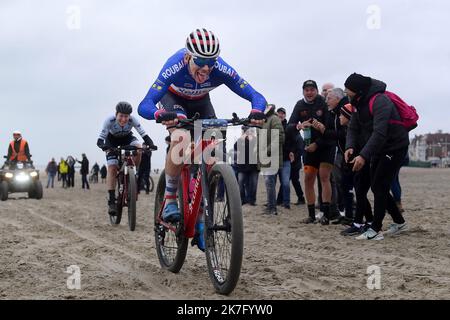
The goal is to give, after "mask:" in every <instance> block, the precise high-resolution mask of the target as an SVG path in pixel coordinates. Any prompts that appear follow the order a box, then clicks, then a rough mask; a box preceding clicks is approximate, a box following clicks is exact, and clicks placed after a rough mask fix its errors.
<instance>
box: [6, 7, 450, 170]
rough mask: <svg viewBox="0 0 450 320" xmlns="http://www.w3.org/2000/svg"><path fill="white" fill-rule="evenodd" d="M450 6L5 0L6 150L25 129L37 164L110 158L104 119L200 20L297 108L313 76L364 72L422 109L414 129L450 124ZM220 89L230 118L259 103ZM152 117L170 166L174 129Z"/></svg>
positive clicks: (236, 59)
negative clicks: (104, 146)
mask: <svg viewBox="0 0 450 320" xmlns="http://www.w3.org/2000/svg"><path fill="white" fill-rule="evenodd" d="M371 5H375V6H376V7H375V11H374V10H372V9H371V8H370V6H371ZM71 6H78V8H79V9H80V28H79V29H76V28H75V29H74V27H76V22H77V19H76V11H77V7H75V9H74V8H71ZM378 9H380V10H381V15H380V18H381V19H380V20H379V28H377V25H378V22H377V21H378V19H377V13H376V10H378ZM449 16H450V2H449V1H445V0H442V1H437V0H434V1H416V0H414V1H406V0H394V1H392V0H391V1H373V0H372V1H365V0H362V1H361V0H358V1H356V0H353V1H350V0H344V1H319V0H316V1H298V0H292V1H283V0H278V1H266V0H263V1H261V0H259V1H242V0H240V1H236V0H227V1H211V0H197V1H178V0H177V1H175V0H174V1H168V0H164V1H157V0H153V1H149V0H129V1H122V0H85V1H77V0H71V1H66V0H58V1H56V0H53V1H50V0H40V1H34V0H28V1H26V0H2V1H1V2H0V121H1V125H0V152H1V153H4V154H6V151H7V144H8V142H9V141H10V140H11V137H12V136H11V133H12V131H13V130H21V131H22V132H23V133H24V137H25V138H26V139H28V140H29V143H30V148H31V152H32V154H33V155H34V160H35V163H38V164H46V163H47V161H48V160H49V158H51V157H57V158H59V157H60V156H64V157H66V156H67V155H69V154H73V155H74V156H78V157H79V158H80V155H81V153H82V152H85V153H87V155H88V157H89V158H90V160H91V162H92V163H93V162H95V161H98V162H100V163H103V162H105V161H104V155H103V154H102V152H101V151H100V150H99V149H97V147H96V140H97V136H98V133H99V131H100V129H101V125H102V123H103V120H104V119H105V118H106V117H107V116H108V115H110V114H112V113H113V112H114V106H115V104H116V103H117V102H118V101H120V100H127V101H129V102H131V103H132V104H133V106H134V107H135V108H136V109H137V106H138V104H139V103H140V101H141V100H142V99H143V97H144V96H145V94H146V93H147V91H148V89H149V87H150V85H151V84H152V83H153V81H154V80H155V79H156V77H157V74H158V72H159V71H160V69H161V67H162V65H163V64H164V62H165V61H166V60H167V58H168V57H169V56H171V55H172V54H173V53H174V52H175V51H177V50H178V49H180V48H181V47H183V46H184V41H185V39H186V37H187V35H188V34H189V33H190V32H191V31H192V30H193V29H195V28H197V27H206V28H207V29H210V30H213V31H214V32H215V33H216V35H217V36H218V37H219V38H220V40H221V45H222V57H223V58H224V59H225V60H226V61H227V62H228V63H229V64H230V65H231V66H233V67H234V68H235V69H236V71H237V72H238V73H240V75H241V76H243V77H244V78H245V79H246V80H248V82H249V83H250V84H252V86H253V87H254V88H255V89H257V90H258V91H259V92H261V93H262V94H263V95H264V96H265V97H266V99H267V100H268V101H269V102H271V103H275V104H276V105H277V106H280V107H281V106H283V107H285V108H286V109H287V110H288V113H289V115H290V113H291V111H292V110H293V107H294V105H295V103H296V102H297V100H299V99H301V98H302V90H301V84H302V82H303V81H304V80H306V79H315V80H316V81H317V82H318V83H319V85H321V84H323V83H324V82H328V81H331V82H334V83H335V84H336V85H338V86H343V82H344V81H345V79H346V77H347V76H348V75H349V74H350V73H352V72H355V71H356V72H359V73H363V74H366V75H369V76H372V77H375V78H378V79H380V80H383V81H385V82H387V84H388V89H390V90H391V91H394V92H396V93H398V94H399V95H400V96H401V97H403V98H404V99H405V100H406V101H407V102H409V103H411V104H414V105H415V106H416V107H417V109H418V111H419V113H420V116H421V121H420V126H419V128H418V129H416V130H415V131H414V133H417V134H419V133H428V132H434V131H436V130H438V129H442V130H445V131H450V117H449V115H450V112H449V108H450V105H449V101H450V92H449V88H448V87H449V85H450V42H449V41H448V39H449V30H450V20H449ZM211 97H212V101H213V104H214V106H215V109H216V113H217V115H218V116H219V117H230V115H231V113H232V112H233V111H236V112H237V113H238V114H239V115H240V116H242V117H244V116H246V115H247V114H248V112H249V110H250V104H249V103H248V102H247V101H245V100H242V99H241V98H239V97H238V96H236V95H234V93H233V92H231V91H230V90H229V89H228V88H227V87H225V86H222V87H220V88H218V89H216V90H215V91H213V92H212V93H211ZM142 122H143V124H144V128H145V129H146V130H147V132H148V133H149V134H150V136H151V137H152V138H153V140H154V141H155V143H156V144H157V145H159V146H160V150H161V151H158V152H157V153H156V154H155V156H154V165H155V166H161V164H162V163H163V158H164V151H163V150H164V149H165V147H164V137H165V135H166V132H165V131H164V129H163V127H162V126H161V125H157V124H156V123H154V122H150V121H146V120H144V119H142ZM1 148H3V149H1Z"/></svg>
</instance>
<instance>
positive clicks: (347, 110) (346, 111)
mask: <svg viewBox="0 0 450 320" xmlns="http://www.w3.org/2000/svg"><path fill="white" fill-rule="evenodd" d="M352 113H353V106H352V105H351V104H350V103H348V104H346V105H345V106H343V107H342V108H341V114H342V115H343V116H344V117H346V118H347V119H348V120H350V118H351V117H352Z"/></svg>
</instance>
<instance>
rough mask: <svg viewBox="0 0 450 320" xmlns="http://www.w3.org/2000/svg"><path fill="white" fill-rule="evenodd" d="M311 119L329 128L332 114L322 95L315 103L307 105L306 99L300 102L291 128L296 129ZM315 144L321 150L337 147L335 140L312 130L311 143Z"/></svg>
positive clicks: (290, 120) (291, 121)
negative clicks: (301, 123) (299, 124)
mask: <svg viewBox="0 0 450 320" xmlns="http://www.w3.org/2000/svg"><path fill="white" fill-rule="evenodd" d="M311 118H313V119H316V120H317V121H319V122H321V123H322V124H324V125H325V126H326V127H327V128H328V125H329V123H330V120H329V118H330V112H329V111H328V106H327V104H326V103H325V99H324V98H323V97H322V96H320V95H318V96H317V98H316V99H315V100H314V101H313V103H307V102H306V101H305V100H304V99H302V100H300V101H298V102H297V104H296V105H295V107H294V112H292V115H291V118H290V119H289V126H290V127H295V126H296V125H297V124H298V123H299V122H305V121H307V120H309V119H311ZM330 129H332V128H330ZM314 142H315V143H317V145H318V147H319V148H326V147H334V146H336V141H335V140H332V139H330V138H329V137H324V136H323V135H322V134H321V133H320V132H319V131H317V130H315V129H313V128H311V143H314Z"/></svg>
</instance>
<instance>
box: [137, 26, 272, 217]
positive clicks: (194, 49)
mask: <svg viewBox="0 0 450 320" xmlns="http://www.w3.org/2000/svg"><path fill="white" fill-rule="evenodd" d="M219 54H220V44H219V39H218V38H217V37H216V36H215V35H214V33H213V32H211V31H207V30H206V29H197V30H195V31H194V32H192V33H191V34H190V35H189V36H188V38H187V40H186V47H185V48H183V49H181V50H179V51H178V52H176V53H175V54H174V55H173V56H172V57H170V58H169V60H168V61H167V62H166V64H165V65H164V67H163V68H162V70H161V72H160V74H159V76H158V78H157V79H156V81H155V82H154V83H153V85H152V86H151V88H150V90H149V91H148V93H147V95H146V97H145V98H144V100H143V101H142V102H141V104H140V105H139V109H138V113H139V115H140V116H142V117H143V118H145V119H148V120H153V119H155V120H156V121H157V122H160V123H162V124H164V125H166V126H167V127H168V128H170V127H173V126H174V125H176V123H177V122H178V119H180V118H186V117H187V118H192V117H193V116H194V115H195V114H196V113H199V114H200V119H211V118H215V117H216V114H215V111H214V108H213V106H212V104H211V100H210V97H209V92H210V91H211V90H213V89H215V88H217V87H219V86H220V85H222V84H225V85H226V86H227V87H229V88H230V89H231V90H232V91H233V92H234V93H236V94H237V95H239V96H241V97H242V98H244V99H246V100H248V101H249V102H251V104H252V111H251V114H250V118H251V119H253V122H255V123H257V124H260V123H261V122H262V121H263V119H264V113H263V112H264V110H265V108H266V105H267V101H266V99H265V98H264V97H263V96H262V95H261V94H260V93H258V92H257V91H256V90H255V89H253V87H252V86H251V85H250V84H249V83H248V82H247V81H245V80H244V79H243V78H242V77H240V76H239V74H238V73H237V72H236V70H235V69H234V68H232V67H231V66H230V65H228V64H227V63H226V62H225V61H224V60H223V59H222V58H221V57H219ZM158 103H159V108H158V107H157V104H158ZM176 144H177V142H176V141H172V142H171V147H170V150H169V153H168V157H167V160H166V168H165V170H166V193H165V199H166V207H165V208H164V211H163V219H164V220H165V221H178V220H179V219H180V211H179V208H178V204H177V201H176V198H177V197H176V195H177V189H178V182H179V177H180V173H181V169H182V165H176V164H174V163H173V161H172V159H171V156H170V155H171V153H172V150H173V148H174V146H175V145H176Z"/></svg>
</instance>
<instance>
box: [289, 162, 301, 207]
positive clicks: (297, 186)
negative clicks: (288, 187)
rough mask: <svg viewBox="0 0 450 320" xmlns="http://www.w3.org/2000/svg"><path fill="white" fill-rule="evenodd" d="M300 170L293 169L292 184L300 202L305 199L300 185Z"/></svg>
mask: <svg viewBox="0 0 450 320" xmlns="http://www.w3.org/2000/svg"><path fill="white" fill-rule="evenodd" d="M300 170H301V167H300V168H296V167H291V183H292V186H293V187H294V190H295V194H296V195H297V198H298V200H300V199H302V198H304V194H303V189H302V185H301V184H300Z"/></svg>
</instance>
